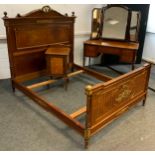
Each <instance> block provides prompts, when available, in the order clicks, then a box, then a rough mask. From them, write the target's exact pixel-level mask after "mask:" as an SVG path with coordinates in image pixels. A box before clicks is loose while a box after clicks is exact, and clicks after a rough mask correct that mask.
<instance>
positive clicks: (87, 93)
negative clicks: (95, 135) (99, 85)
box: [84, 85, 92, 149]
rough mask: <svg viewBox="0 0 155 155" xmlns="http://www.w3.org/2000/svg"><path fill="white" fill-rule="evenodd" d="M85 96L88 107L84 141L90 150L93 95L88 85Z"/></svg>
mask: <svg viewBox="0 0 155 155" xmlns="http://www.w3.org/2000/svg"><path fill="white" fill-rule="evenodd" d="M85 94H86V95H87V106H86V125H85V132H84V141H85V149H87V148H88V145H89V138H90V117H89V116H90V108H91V107H90V106H91V104H90V103H91V95H92V86H91V85H87V86H86V87H85Z"/></svg>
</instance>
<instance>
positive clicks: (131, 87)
mask: <svg viewBox="0 0 155 155" xmlns="http://www.w3.org/2000/svg"><path fill="white" fill-rule="evenodd" d="M150 68H151V66H150V65H149V64H145V65H144V66H143V67H140V68H138V69H136V70H134V71H131V72H130V73H127V74H124V75H122V76H120V77H118V78H115V79H112V80H110V81H108V82H105V83H100V84H97V85H95V86H87V87H86V95H87V112H86V130H85V145H86V147H87V145H88V139H89V137H90V136H92V135H94V134H95V133H96V132H97V131H99V130H100V129H101V128H103V127H104V126H105V125H107V124H108V123H110V122H111V121H113V120H114V119H116V118H117V117H118V116H119V115H120V114H122V113H123V112H125V111H127V110H128V109H129V108H130V107H131V106H133V105H135V104H136V103H138V102H139V101H141V100H143V105H144V104H145V99H146V94H147V87H148V81H149V75H150Z"/></svg>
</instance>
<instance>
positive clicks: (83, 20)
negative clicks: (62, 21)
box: [0, 4, 102, 79]
mask: <svg viewBox="0 0 155 155" xmlns="http://www.w3.org/2000/svg"><path fill="white" fill-rule="evenodd" d="M42 6H44V5H43V4H24V5H22V4H9V5H8V4H7V5H6V4H1V5H0V16H1V17H3V12H4V11H7V13H8V17H15V16H16V15H17V13H20V14H21V15H22V14H25V13H27V12H29V11H32V10H34V9H39V8H41V7H42ZM50 6H51V8H52V9H54V10H56V11H58V12H60V13H62V14H65V13H68V15H71V12H72V11H74V12H75V16H77V18H76V22H75V50H74V60H75V62H76V63H78V64H79V65H82V64H83V61H82V60H83V41H85V40H87V39H88V38H89V34H90V31H91V11H92V9H93V8H94V7H102V5H100V4H98V5H95V4H76V5H75V4H53V5H50ZM5 38H6V35H5V27H4V25H3V20H2V19H0V79H5V78H9V77H10V70H9V61H8V54H7V45H6V43H5V41H4V40H5ZM1 39H4V40H1Z"/></svg>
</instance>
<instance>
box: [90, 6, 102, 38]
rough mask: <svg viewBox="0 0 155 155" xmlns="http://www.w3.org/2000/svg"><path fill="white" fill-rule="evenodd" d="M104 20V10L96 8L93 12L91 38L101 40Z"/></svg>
mask: <svg viewBox="0 0 155 155" xmlns="http://www.w3.org/2000/svg"><path fill="white" fill-rule="evenodd" d="M101 20H102V9H100V8H95V9H93V11H92V33H91V38H92V39H95V38H100V28H101Z"/></svg>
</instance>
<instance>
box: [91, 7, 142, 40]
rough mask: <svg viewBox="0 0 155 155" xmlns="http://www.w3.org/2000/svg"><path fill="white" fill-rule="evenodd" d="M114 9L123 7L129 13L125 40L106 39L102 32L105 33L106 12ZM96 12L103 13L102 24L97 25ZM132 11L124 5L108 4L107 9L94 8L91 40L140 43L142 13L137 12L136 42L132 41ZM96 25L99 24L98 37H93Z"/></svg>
mask: <svg viewBox="0 0 155 155" xmlns="http://www.w3.org/2000/svg"><path fill="white" fill-rule="evenodd" d="M112 7H121V8H123V9H125V10H127V11H128V16H127V25H126V30H125V31H126V32H125V38H124V39H118V38H104V37H102V31H103V26H104V23H103V21H104V12H105V11H106V10H107V9H109V8H112ZM94 10H98V11H101V22H100V23H95V20H94V18H93V12H94ZM131 15H132V10H131V9H130V8H128V7H126V6H124V5H120V4H108V5H107V6H105V7H102V8H94V9H93V10H92V25H91V36H90V39H103V40H114V41H117V40H118V41H130V42H138V40H139V39H138V38H139V37H138V36H139V28H140V20H141V13H140V11H137V25H136V28H135V29H136V33H135V40H131V39H130V25H131V18H132V16H131ZM94 23H95V24H98V27H97V29H98V30H96V31H95V32H97V35H96V37H94V36H93V32H94V27H95V26H94Z"/></svg>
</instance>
